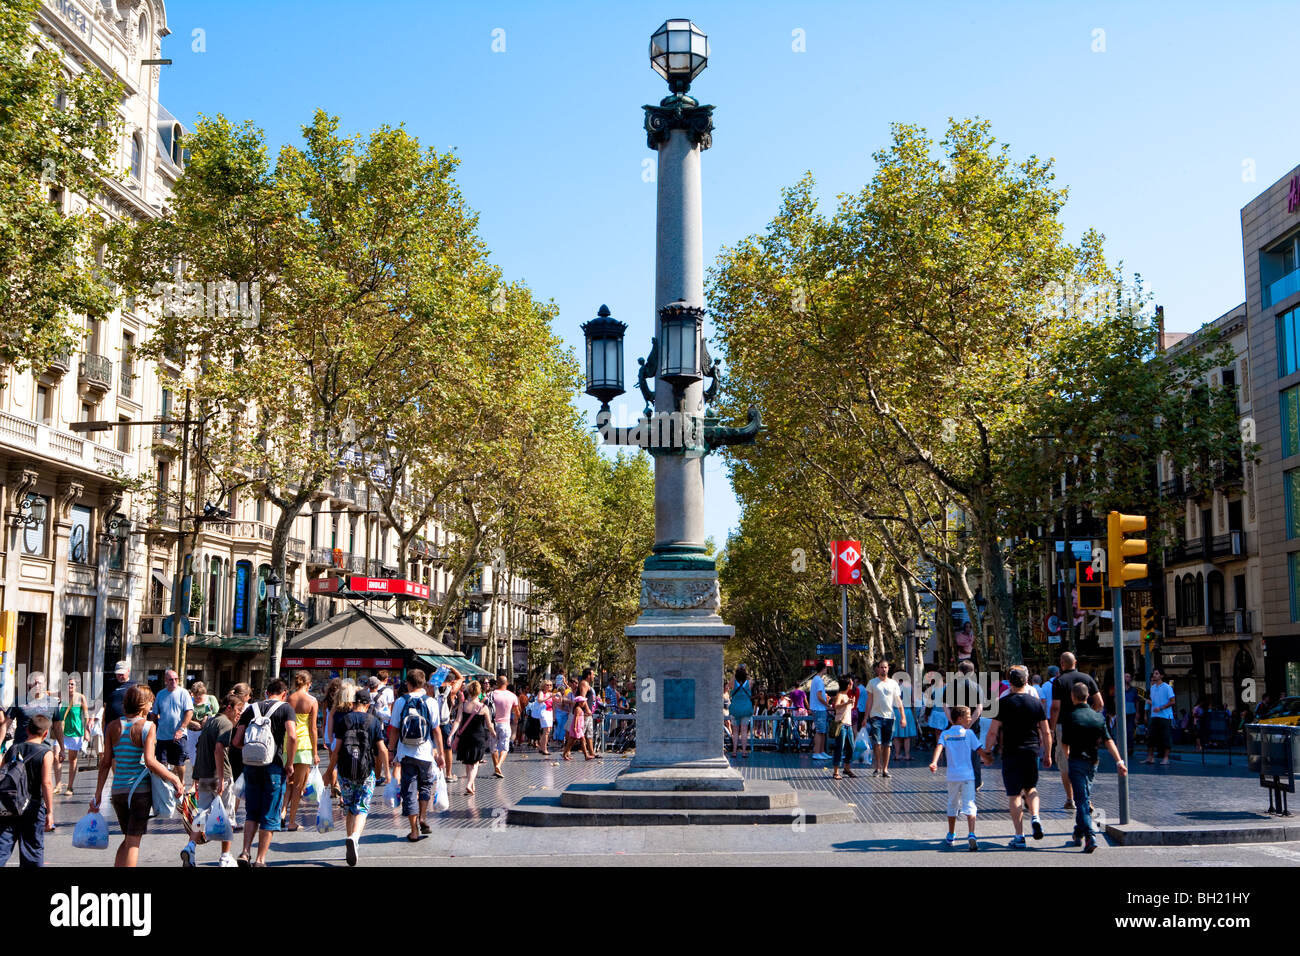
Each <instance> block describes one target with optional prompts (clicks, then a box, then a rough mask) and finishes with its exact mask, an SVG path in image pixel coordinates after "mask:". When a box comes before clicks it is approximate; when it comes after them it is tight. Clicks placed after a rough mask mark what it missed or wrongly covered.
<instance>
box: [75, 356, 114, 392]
mask: <svg viewBox="0 0 1300 956" xmlns="http://www.w3.org/2000/svg"><path fill="white" fill-rule="evenodd" d="M78 378H79V381H80V382H81V384H82V385H85V386H86V387H87V388H90V389H94V390H95V391H98V392H107V391H108V390H109V389H110V388H112V387H113V360H112V359H110V358H109V357H108V356H106V355H96V354H94V353H93V352H87V353H86V354H85V355H83V356H82V357H81V371H80V373H79V376H78Z"/></svg>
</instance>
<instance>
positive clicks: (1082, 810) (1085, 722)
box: [1061, 681, 1128, 853]
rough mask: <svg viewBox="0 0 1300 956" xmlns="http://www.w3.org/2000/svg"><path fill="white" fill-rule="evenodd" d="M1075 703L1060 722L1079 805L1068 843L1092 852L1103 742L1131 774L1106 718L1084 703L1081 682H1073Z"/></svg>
mask: <svg viewBox="0 0 1300 956" xmlns="http://www.w3.org/2000/svg"><path fill="white" fill-rule="evenodd" d="M1073 694H1074V698H1073V701H1072V702H1073V703H1074V704H1075V706H1074V707H1073V708H1072V709H1071V711H1070V716H1069V718H1068V719H1067V720H1066V721H1065V723H1063V724H1062V725H1061V735H1062V741H1061V743H1062V745H1063V747H1064V748H1065V752H1066V757H1067V764H1066V766H1067V768H1068V770H1069V774H1070V783H1071V785H1072V786H1073V788H1074V796H1075V799H1076V800H1077V801H1078V804H1079V806H1078V808H1077V809H1076V810H1075V812H1074V838H1073V839H1072V840H1071V841H1070V842H1069V843H1068V844H1066V845H1067V846H1078V845H1079V844H1080V843H1083V852H1084V853H1091V852H1092V851H1093V850H1095V849H1097V838H1096V837H1095V836H1094V835H1093V830H1092V781H1093V776H1094V775H1095V774H1096V772H1097V764H1098V762H1099V760H1100V751H1101V748H1102V746H1103V745H1105V747H1106V749H1107V750H1109V751H1110V755H1111V756H1112V757H1114V758H1115V765H1116V769H1118V770H1119V773H1120V775H1121V776H1127V775H1128V766H1127V765H1126V764H1125V763H1124V761H1123V760H1122V759H1120V755H1119V749H1118V748H1117V747H1116V746H1115V741H1113V740H1111V739H1110V731H1108V730H1107V729H1106V720H1105V718H1104V717H1102V715H1101V714H1100V713H1099V712H1098V711H1096V710H1093V709H1090V708H1088V707H1086V706H1084V704H1085V702H1086V701H1087V699H1088V689H1087V686H1086V685H1084V683H1083V682H1082V681H1077V682H1075V684H1074V690H1073Z"/></svg>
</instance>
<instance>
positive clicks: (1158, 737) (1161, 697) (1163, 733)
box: [1145, 668, 1174, 764]
mask: <svg viewBox="0 0 1300 956" xmlns="http://www.w3.org/2000/svg"><path fill="white" fill-rule="evenodd" d="M1147 706H1148V707H1149V708H1150V709H1151V720H1150V722H1149V725H1148V728H1147V759H1146V761H1145V762H1146V763H1155V762H1156V761H1155V754H1157V753H1159V754H1160V763H1161V764H1167V763H1169V745H1170V743H1171V742H1172V741H1173V739H1174V689H1173V688H1172V687H1170V686H1169V685H1168V684H1167V683H1165V675H1164V673H1163V672H1162V671H1161V670H1160V669H1159V668H1156V669H1154V670H1152V671H1151V694H1150V700H1149V702H1148V704H1147Z"/></svg>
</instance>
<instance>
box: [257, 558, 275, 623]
mask: <svg viewBox="0 0 1300 956" xmlns="http://www.w3.org/2000/svg"><path fill="white" fill-rule="evenodd" d="M270 576H271V566H270V565H269V564H264V565H262V566H261V567H260V568H258V569H257V585H256V595H257V630H256V631H255V632H254V633H255V634H257V635H258V636H262V635H265V634H266V633H267V632H268V631H269V630H270V628H268V627H267V609H268V607H269V604H268V602H267V599H266V579H267V578H269V577H270Z"/></svg>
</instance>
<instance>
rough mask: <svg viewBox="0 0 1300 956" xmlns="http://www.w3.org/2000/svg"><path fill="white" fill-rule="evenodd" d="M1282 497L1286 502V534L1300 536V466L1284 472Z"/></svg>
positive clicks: (1289, 536)
mask: <svg viewBox="0 0 1300 956" xmlns="http://www.w3.org/2000/svg"><path fill="white" fill-rule="evenodd" d="M1282 497H1283V499H1284V501H1285V502H1286V536H1287V537H1288V538H1300V468H1292V469H1291V470H1290V471H1287V472H1283V473H1282Z"/></svg>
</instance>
